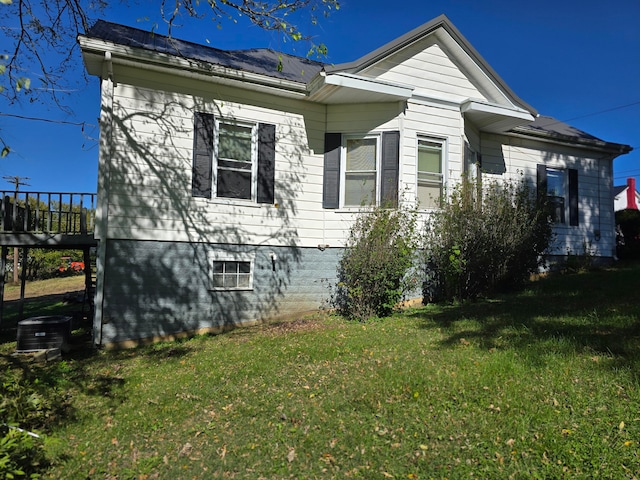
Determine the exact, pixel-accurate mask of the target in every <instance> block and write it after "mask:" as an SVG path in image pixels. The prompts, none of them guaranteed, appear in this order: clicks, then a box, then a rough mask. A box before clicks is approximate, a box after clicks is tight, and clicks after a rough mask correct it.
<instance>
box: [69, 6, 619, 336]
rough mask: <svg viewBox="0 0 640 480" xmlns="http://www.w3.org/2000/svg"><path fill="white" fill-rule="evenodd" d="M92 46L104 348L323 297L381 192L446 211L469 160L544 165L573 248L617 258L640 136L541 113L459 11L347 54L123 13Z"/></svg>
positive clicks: (505, 166) (511, 170) (491, 171)
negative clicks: (617, 193) (593, 129)
mask: <svg viewBox="0 0 640 480" xmlns="http://www.w3.org/2000/svg"><path fill="white" fill-rule="evenodd" d="M79 43H80V46H81V49H82V53H83V56H84V62H85V65H86V68H87V70H88V72H89V73H90V74H92V75H96V76H98V77H100V79H101V113H100V116H101V119H100V128H101V136H100V159H99V185H98V196H99V202H98V203H99V205H98V210H97V220H96V224H97V226H96V237H97V238H98V239H99V250H98V270H97V293H96V315H95V324H94V338H95V342H96V344H99V345H113V344H129V343H133V342H137V341H148V340H152V339H155V338H165V337H170V336H172V335H176V334H180V333H184V332H201V331H211V330H216V329H223V328H225V327H228V326H232V325H238V324H246V323H250V322H254V321H257V320H260V319H265V318H269V317H274V316H283V315H288V314H294V313H299V312H302V311H309V310H314V309H318V308H319V307H320V306H321V305H322V304H323V302H324V301H325V300H326V299H327V297H328V294H329V291H328V288H329V286H330V285H331V284H332V283H333V282H334V281H335V276H336V264H337V261H338V259H339V258H340V254H341V249H342V247H343V245H344V242H345V239H346V237H347V234H348V230H349V226H350V224H351V222H352V220H353V218H354V215H355V214H356V213H357V212H358V211H359V210H360V208H361V207H360V206H361V205H362V204H363V202H364V203H367V202H374V203H380V202H382V201H383V200H387V201H391V202H398V201H410V202H413V201H416V200H418V201H419V202H420V208H421V209H422V211H423V212H424V214H425V215H428V214H429V211H431V208H432V207H433V204H432V199H433V198H434V197H438V196H439V195H440V194H441V193H442V192H443V191H446V188H447V187H449V186H452V185H454V184H455V183H456V182H457V181H458V180H459V179H460V177H461V174H462V173H463V172H465V171H469V170H471V171H473V172H474V174H477V175H484V176H487V177H493V178H513V177H516V176H520V175H522V174H523V175H525V176H526V178H529V179H530V181H531V182H532V184H533V183H534V182H536V181H538V184H539V187H540V188H544V189H546V190H547V191H548V193H549V194H550V195H552V196H553V197H554V198H555V203H556V218H557V228H556V231H557V234H558V243H557V244H556V245H555V248H556V251H555V253H558V254H566V252H567V249H569V250H573V251H579V250H580V249H581V248H582V245H584V242H590V243H591V244H592V245H593V246H594V248H595V254H596V255H598V256H599V257H603V258H611V257H612V256H613V252H614V249H615V239H614V220H613V195H612V188H613V187H612V180H611V179H612V162H613V159H614V158H615V157H617V156H618V155H620V154H624V153H627V152H629V151H630V150H631V148H630V147H629V146H626V145H620V144H615V143H609V142H605V141H602V140H599V139H598V138H595V137H593V136H591V135H588V134H586V133H584V132H582V131H579V130H577V129H575V128H573V127H571V126H569V125H566V124H564V123H562V122H558V121H556V120H554V119H552V118H549V117H543V116H539V115H538V113H537V112H536V110H535V109H534V108H533V107H531V106H530V105H528V104H527V103H526V102H524V101H523V100H522V99H520V98H519V97H518V96H517V95H516V94H515V93H514V92H513V91H512V90H511V89H510V88H509V87H508V86H507V85H506V84H505V83H504V81H503V80H502V79H501V78H500V77H499V76H498V74H497V73H496V72H495V71H494V70H493V69H492V68H491V67H490V66H489V65H488V64H487V63H486V62H485V61H484V60H483V58H482V57H481V56H480V54H479V53H478V52H477V51H476V50H475V49H474V48H473V47H472V46H471V45H470V44H469V43H468V42H467V41H466V40H465V38H464V37H463V36H462V34H461V33H460V32H459V31H458V30H457V29H456V28H455V27H454V26H453V25H452V24H451V22H450V21H449V20H448V19H447V18H446V17H445V16H440V17H438V18H436V19H434V20H432V21H430V22H428V23H426V24H424V25H422V26H420V27H418V28H416V29H415V30H412V31H410V32H408V33H407V34H405V35H403V36H402V37H400V38H398V39H396V40H394V41H393V42H391V43H388V44H386V45H384V46H382V47H380V48H378V49H377V50H374V51H372V52H371V53H369V54H368V55H365V56H364V57H362V58H360V59H357V60H355V61H353V62H351V63H347V64H342V65H323V64H322V63H319V62H315V61H312V60H309V59H305V58H297V57H292V56H289V55H285V54H282V55H281V56H280V54H278V53H277V52H273V51H271V50H267V49H256V50H245V51H221V50H217V49H215V48H211V47H207V46H202V45H196V44H193V43H189V42H184V41H180V40H176V39H170V38H165V37H162V36H160V35H156V34H152V33H150V32H145V31H141V30H137V29H134V28H130V27H125V26H122V25H115V24H112V23H107V22H104V21H99V22H97V23H96V24H95V25H94V26H93V27H92V28H91V29H90V30H89V31H88V32H87V33H86V34H85V35H83V36H80V37H79ZM523 61H524V60H523ZM478 167H480V168H478ZM399 192H402V195H399ZM399 197H401V198H400V200H399ZM551 253H554V252H551Z"/></svg>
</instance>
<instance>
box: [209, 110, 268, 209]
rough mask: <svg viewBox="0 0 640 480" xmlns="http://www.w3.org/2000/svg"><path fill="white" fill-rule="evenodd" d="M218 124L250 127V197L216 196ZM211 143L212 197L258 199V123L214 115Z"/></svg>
mask: <svg viewBox="0 0 640 480" xmlns="http://www.w3.org/2000/svg"><path fill="white" fill-rule="evenodd" d="M220 124H224V125H233V126H237V127H246V128H250V129H251V198H230V197H219V196H218V158H219V155H218V146H219V145H220V137H219V135H220ZM214 139H215V140H214V145H213V165H212V168H213V175H212V176H211V182H212V183H213V185H211V189H212V197H213V199H217V200H228V201H231V202H251V203H256V202H257V201H258V124H257V123H256V122H247V121H238V120H230V119H227V118H224V117H223V118H218V117H215V126H214Z"/></svg>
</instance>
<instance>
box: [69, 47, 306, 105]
mask: <svg viewBox="0 0 640 480" xmlns="http://www.w3.org/2000/svg"><path fill="white" fill-rule="evenodd" d="M78 42H79V43H80V47H81V50H82V54H83V57H84V61H85V66H86V68H87V71H88V72H89V73H90V74H92V75H97V76H101V75H102V65H101V64H100V65H99V66H98V65H96V62H97V61H100V62H102V60H103V59H104V54H105V52H110V53H111V61H112V62H113V64H114V65H117V64H122V65H128V66H136V67H138V68H141V69H144V70H154V71H161V70H162V71H166V73H170V74H173V75H178V76H184V77H191V78H193V77H194V76H197V78H199V79H200V80H205V81H210V82H215V83H224V84H227V85H230V84H233V85H236V86H240V87H243V86H244V88H251V89H252V90H256V89H259V87H267V88H269V89H270V91H271V93H276V94H277V93H278V92H280V94H281V95H283V96H288V97H291V96H293V97H296V98H300V97H304V96H305V95H306V92H307V86H306V84H305V83H302V82H294V81H291V80H284V79H280V78H275V77H269V76H267V75H260V74H257V73H252V72H247V71H242V70H236V69H233V68H228V67H224V66H221V65H215V64H212V63H206V62H199V61H197V60H193V59H188V58H180V57H176V56H173V55H167V54H165V53H159V52H149V51H146V50H143V49H139V48H132V47H127V46H124V45H118V44H115V43H111V42H104V41H102V40H97V39H94V38H87V37H84V36H79V37H78ZM95 56H97V57H98V58H96V57H95ZM92 67H96V68H92Z"/></svg>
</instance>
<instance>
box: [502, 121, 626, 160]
mask: <svg viewBox="0 0 640 480" xmlns="http://www.w3.org/2000/svg"><path fill="white" fill-rule="evenodd" d="M512 131H513V132H514V133H519V134H522V135H525V136H529V137H537V138H541V139H545V140H551V141H557V142H559V143H569V144H571V145H582V146H584V147H588V148H596V149H601V150H607V151H611V152H614V153H617V154H624V153H629V152H630V151H631V150H633V148H632V147H631V146H629V145H624V144H620V143H613V142H606V141H604V140H601V139H599V138H598V137H594V136H593V135H591V134H589V133H587V132H584V131H582V130H580V129H578V128H576V127H572V126H571V125H569V124H567V123H564V122H561V121H560V120H556V119H555V118H553V117H547V116H543V115H539V116H538V117H536V119H535V120H534V121H533V122H532V123H529V124H527V125H523V126H519V127H516V128H514V129H513V130H512Z"/></svg>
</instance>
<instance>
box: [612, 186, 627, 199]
mask: <svg viewBox="0 0 640 480" xmlns="http://www.w3.org/2000/svg"><path fill="white" fill-rule="evenodd" d="M627 188H629V186H628V185H618V186H617V187H613V196H614V197H617V196H618V195H620V194H621V193H622V192H624V191H625V190H626V189H627Z"/></svg>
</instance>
